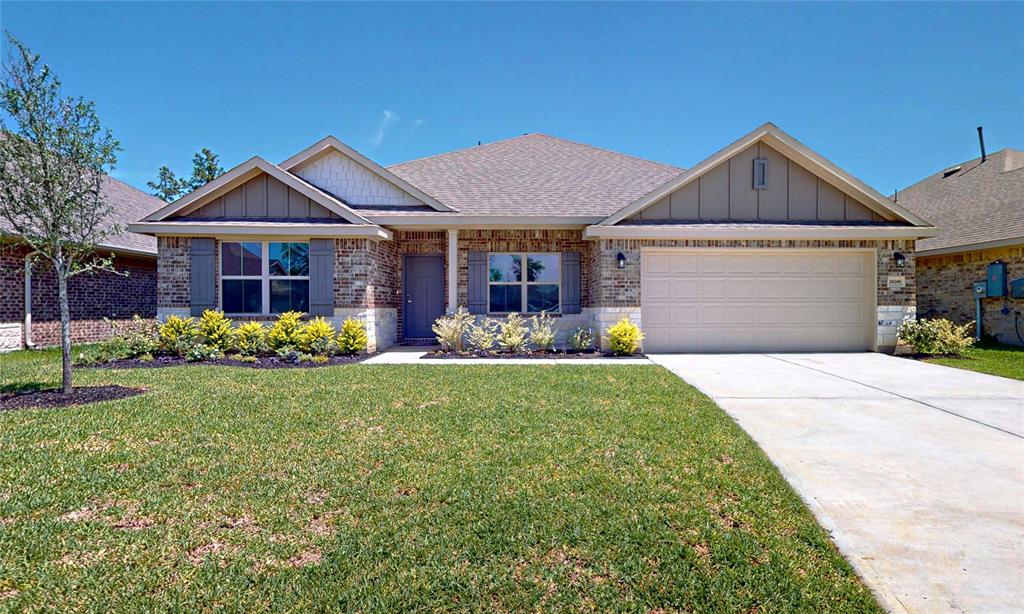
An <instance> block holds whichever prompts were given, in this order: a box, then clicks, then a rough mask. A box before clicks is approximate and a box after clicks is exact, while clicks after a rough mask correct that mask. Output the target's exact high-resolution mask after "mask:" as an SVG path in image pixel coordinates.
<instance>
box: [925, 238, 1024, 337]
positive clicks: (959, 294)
mask: <svg viewBox="0 0 1024 614" xmlns="http://www.w3.org/2000/svg"><path fill="white" fill-rule="evenodd" d="M997 260H1002V261H1003V262H1005V263H1006V265H1007V266H1006V276H1007V282H1009V280H1012V279H1018V278H1021V277H1024V245H1017V246H1013V247H1003V248H999V249H989V250H984V251H977V252H968V253H963V254H946V255H942V256H918V258H917V286H918V290H917V311H918V315H919V316H920V317H922V318H948V319H950V320H952V321H954V322H956V323H957V324H966V323H967V322H973V321H974V319H975V302H974V291H973V288H974V282H976V281H982V280H984V279H985V277H986V275H987V267H988V265H989V263H992V262H995V261H997ZM981 306H982V314H981V320H982V332H983V333H984V334H986V335H991V336H993V337H995V338H996V339H997V340H998V341H999V342H1001V343H1011V344H1015V345H1024V344H1022V343H1021V340H1020V339H1019V338H1018V337H1017V332H1016V331H1015V330H1014V323H1015V320H1016V322H1017V326H1018V327H1019V328H1020V332H1021V335H1024V299H1014V298H1009V297H1007V298H986V299H982V301H981ZM1004 308H1006V309H1008V310H1009V312H1008V313H1005V314H1004V313H1002V311H1003V309H1004ZM1018 314H1019V315H1018Z"/></svg>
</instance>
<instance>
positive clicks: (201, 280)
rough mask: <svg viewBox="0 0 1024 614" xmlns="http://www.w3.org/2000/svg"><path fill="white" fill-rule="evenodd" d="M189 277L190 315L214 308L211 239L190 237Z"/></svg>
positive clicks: (212, 245) (212, 247)
mask: <svg viewBox="0 0 1024 614" xmlns="http://www.w3.org/2000/svg"><path fill="white" fill-rule="evenodd" d="M190 243H191V245H190V249H189V256H190V261H191V262H190V265H191V271H190V275H189V277H190V279H191V288H190V289H191V300H190V306H191V310H192V315H194V316H201V315H203V312H204V311H206V310H207V309H214V307H215V304H214V286H215V284H214V275H213V274H214V266H215V262H214V255H215V253H216V246H215V244H214V241H213V239H192V241H191V242H190Z"/></svg>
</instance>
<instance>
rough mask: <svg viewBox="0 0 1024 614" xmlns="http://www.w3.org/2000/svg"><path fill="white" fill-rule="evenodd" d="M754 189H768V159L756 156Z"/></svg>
mask: <svg viewBox="0 0 1024 614" xmlns="http://www.w3.org/2000/svg"><path fill="white" fill-rule="evenodd" d="M754 189H755V190H767V189H768V159H767V158H754Z"/></svg>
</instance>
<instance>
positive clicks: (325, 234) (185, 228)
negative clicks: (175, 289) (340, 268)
mask: <svg viewBox="0 0 1024 614" xmlns="http://www.w3.org/2000/svg"><path fill="white" fill-rule="evenodd" d="M128 229H129V230H130V231H131V232H137V233H139V234H146V235H153V236H164V237H219V236H226V237H227V236H230V237H237V236H257V235H259V236H281V237H310V238H333V237H337V238H345V237H353V238H360V237H361V238H366V239H378V240H384V241H390V240H391V238H392V233H391V231H390V230H388V229H386V228H381V227H380V226H367V225H362V224H303V223H290V222H268V223H265V224H260V223H251V222H246V223H232V222H168V223H160V222H136V223H134V224H129V225H128Z"/></svg>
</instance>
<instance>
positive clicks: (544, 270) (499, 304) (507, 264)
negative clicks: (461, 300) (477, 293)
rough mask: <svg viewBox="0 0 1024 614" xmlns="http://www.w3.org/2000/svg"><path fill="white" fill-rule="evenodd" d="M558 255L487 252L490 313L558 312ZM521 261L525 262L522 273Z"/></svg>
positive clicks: (560, 274)
mask: <svg viewBox="0 0 1024 614" xmlns="http://www.w3.org/2000/svg"><path fill="white" fill-rule="evenodd" d="M561 260H562V258H561V255H559V254H490V255H489V256H488V262H487V265H488V278H487V279H488V284H487V286H488V287H487V291H488V301H489V307H488V310H489V311H490V312H491V313H511V312H513V311H517V312H525V313H540V312H542V311H547V312H558V311H559V310H560V308H561V282H562V262H561ZM523 263H525V264H526V267H525V275H524V270H523Z"/></svg>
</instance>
